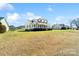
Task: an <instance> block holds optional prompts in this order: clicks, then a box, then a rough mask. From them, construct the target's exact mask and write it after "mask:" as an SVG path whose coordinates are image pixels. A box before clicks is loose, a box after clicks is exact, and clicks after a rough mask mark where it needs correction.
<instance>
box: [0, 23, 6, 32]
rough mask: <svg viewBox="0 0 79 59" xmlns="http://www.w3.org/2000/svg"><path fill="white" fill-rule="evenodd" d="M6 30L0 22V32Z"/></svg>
mask: <svg viewBox="0 0 79 59" xmlns="http://www.w3.org/2000/svg"><path fill="white" fill-rule="evenodd" d="M4 32H6V27H5V26H4V25H2V23H1V22H0V33H4Z"/></svg>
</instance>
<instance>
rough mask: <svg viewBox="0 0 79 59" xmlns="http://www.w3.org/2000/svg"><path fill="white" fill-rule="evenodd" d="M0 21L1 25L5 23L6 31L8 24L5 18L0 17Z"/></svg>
mask: <svg viewBox="0 0 79 59" xmlns="http://www.w3.org/2000/svg"><path fill="white" fill-rule="evenodd" d="M0 22H1V23H2V25H5V27H6V31H8V30H9V25H8V23H7V21H6V19H5V18H4V17H0Z"/></svg>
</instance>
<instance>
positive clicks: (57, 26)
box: [52, 24, 70, 30]
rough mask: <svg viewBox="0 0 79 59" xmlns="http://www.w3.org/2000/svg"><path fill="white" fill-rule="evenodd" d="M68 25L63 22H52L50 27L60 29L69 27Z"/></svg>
mask: <svg viewBox="0 0 79 59" xmlns="http://www.w3.org/2000/svg"><path fill="white" fill-rule="evenodd" d="M69 28H70V27H69V26H67V25H65V24H54V25H53V26H52V29H56V30H61V29H69Z"/></svg>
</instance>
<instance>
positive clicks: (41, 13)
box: [0, 3, 79, 26]
mask: <svg viewBox="0 0 79 59" xmlns="http://www.w3.org/2000/svg"><path fill="white" fill-rule="evenodd" d="M0 16H4V17H6V19H7V21H8V23H9V24H10V25H15V26H20V25H24V24H25V22H26V21H27V19H33V18H39V17H42V18H45V19H47V20H48V22H49V24H51V25H52V24H56V23H58V24H61V23H64V24H68V25H69V22H70V21H71V20H72V19H73V18H77V17H79V4H77V3H0Z"/></svg>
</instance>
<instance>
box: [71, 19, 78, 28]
mask: <svg viewBox="0 0 79 59" xmlns="http://www.w3.org/2000/svg"><path fill="white" fill-rule="evenodd" d="M73 25H75V26H76V27H77V29H79V18H76V19H73V20H72V21H71V23H70V26H71V28H72V27H73Z"/></svg>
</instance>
